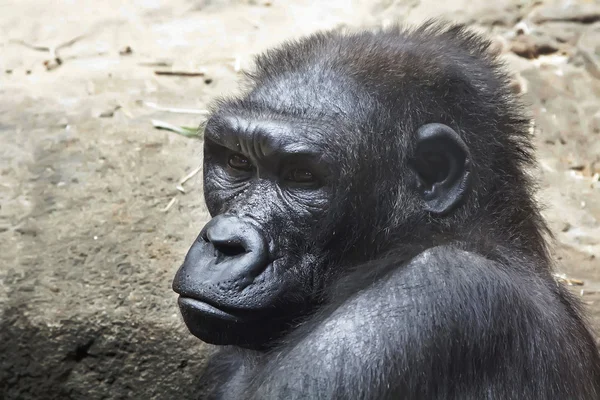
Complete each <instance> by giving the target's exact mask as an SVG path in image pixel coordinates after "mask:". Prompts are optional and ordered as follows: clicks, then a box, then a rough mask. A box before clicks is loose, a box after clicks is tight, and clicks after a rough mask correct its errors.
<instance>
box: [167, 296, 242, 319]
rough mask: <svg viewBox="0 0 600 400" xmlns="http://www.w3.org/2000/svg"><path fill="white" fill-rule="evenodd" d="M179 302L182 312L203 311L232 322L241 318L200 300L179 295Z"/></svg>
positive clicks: (202, 312)
mask: <svg viewBox="0 0 600 400" xmlns="http://www.w3.org/2000/svg"><path fill="white" fill-rule="evenodd" d="M177 303H178V304H179V308H180V309H181V311H182V313H186V312H187V313H201V314H204V315H210V316H212V317H213V318H220V319H223V320H228V321H231V322H237V321H239V318H237V317H236V316H234V315H232V314H229V313H227V312H225V311H223V310H220V309H218V308H216V307H214V306H211V305H210V304H208V303H205V302H203V301H200V300H196V299H192V298H189V297H181V296H179V299H178V300H177Z"/></svg>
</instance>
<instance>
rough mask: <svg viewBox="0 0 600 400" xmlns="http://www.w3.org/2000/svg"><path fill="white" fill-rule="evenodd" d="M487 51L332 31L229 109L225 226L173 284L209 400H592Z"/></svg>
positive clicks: (522, 140) (220, 159) (211, 139)
mask: <svg viewBox="0 0 600 400" xmlns="http://www.w3.org/2000/svg"><path fill="white" fill-rule="evenodd" d="M489 46H490V42H489V41H488V40H486V39H484V38H482V37H480V36H479V35H478V34H476V33H474V32H472V31H470V30H469V29H468V28H466V27H464V26H462V25H455V24H450V23H445V22H439V21H429V22H427V23H425V24H424V25H421V26H419V27H414V28H406V27H401V26H396V27H392V28H381V29H376V30H369V31H362V30H361V31H354V32H352V31H339V30H337V31H331V32H326V33H318V34H314V35H312V36H309V37H307V38H304V39H301V40H297V41H292V42H287V43H285V44H283V45H281V46H280V47H279V48H276V49H274V50H270V51H267V52H266V53H265V54H263V55H260V56H259V57H257V59H256V65H255V68H254V69H253V70H252V71H251V72H249V73H247V79H246V86H245V87H244V90H243V93H242V95H240V96H238V97H235V98H226V99H221V100H219V101H218V102H217V103H216V105H215V106H214V107H213V109H212V111H211V115H210V117H209V118H208V120H207V122H206V124H205V126H204V132H205V133H204V169H203V173H204V197H205V201H206V204H207V208H208V211H209V212H210V215H211V217H212V219H211V220H210V221H209V222H208V223H207V224H206V226H205V227H204V228H203V229H202V230H201V232H200V234H199V236H198V238H197V239H196V241H195V242H194V244H193V245H192V247H191V248H190V250H189V252H188V254H187V256H186V258H185V261H184V263H183V265H182V266H181V267H180V269H179V271H178V272H177V274H176V276H175V279H174V282H173V289H174V290H175V292H176V293H178V294H179V300H178V304H179V307H180V310H181V314H182V316H183V320H184V322H185V324H186V325H187V327H188V328H189V330H190V331H191V333H192V334H193V335H195V336H196V337H198V338H199V339H201V340H202V341H204V342H207V343H211V344H215V345H219V346H221V347H220V350H219V351H217V352H216V353H215V355H214V356H213V357H212V359H211V361H210V362H209V364H208V366H207V368H206V370H205V371H204V373H203V375H202V378H201V379H202V380H203V382H207V384H209V383H210V386H211V391H210V393H208V394H206V398H215V399H256V400H259V399H457V400H458V399H460V400H469V399H499V400H509V399H519V400H522V399H565V400H566V399H596V400H597V399H599V398H600V356H599V353H598V350H597V348H596V345H595V342H594V338H593V337H592V334H591V332H590V331H589V329H588V327H587V325H586V321H585V319H584V317H583V315H582V313H581V310H580V304H579V302H578V301H577V300H576V299H575V298H574V297H572V296H571V295H570V293H569V292H568V291H567V290H566V289H565V288H563V287H562V286H561V285H560V284H558V283H557V282H556V281H555V279H554V278H553V276H552V267H553V265H552V261H551V258H550V256H549V250H548V246H547V243H546V237H547V226H546V224H545V222H544V220H543V219H542V217H541V215H540V210H539V206H538V205H537V204H536V202H535V200H534V198H533V194H534V185H533V183H532V180H531V178H530V177H529V175H528V173H527V171H528V170H529V168H530V167H532V165H534V158H533V155H532V145H531V141H530V138H529V119H528V118H527V116H526V115H525V113H524V111H523V106H522V104H521V103H520V100H519V99H518V98H517V96H516V95H515V94H514V93H513V92H512V91H511V89H510V85H509V80H508V78H507V75H506V74H505V72H503V66H502V65H501V63H500V62H499V60H498V59H497V58H496V56H495V55H493V54H491V51H490V50H489V48H488V47H489Z"/></svg>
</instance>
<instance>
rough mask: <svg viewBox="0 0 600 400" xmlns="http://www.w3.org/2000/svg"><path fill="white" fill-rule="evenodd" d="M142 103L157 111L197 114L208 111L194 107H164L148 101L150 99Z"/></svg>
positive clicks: (203, 113)
mask: <svg viewBox="0 0 600 400" xmlns="http://www.w3.org/2000/svg"><path fill="white" fill-rule="evenodd" d="M143 104H144V105H145V106H146V107H149V108H153V109H155V110H158V111H166V112H171V113H179V114H199V115H206V114H208V113H209V111H208V110H201V109H196V108H178V107H164V106H160V105H158V104H156V103H153V102H150V101H144V102H143Z"/></svg>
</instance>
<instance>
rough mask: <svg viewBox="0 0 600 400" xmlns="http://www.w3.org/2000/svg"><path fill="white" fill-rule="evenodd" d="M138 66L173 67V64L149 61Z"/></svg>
mask: <svg viewBox="0 0 600 400" xmlns="http://www.w3.org/2000/svg"><path fill="white" fill-rule="evenodd" d="M138 65H140V66H142V67H170V66H171V65H173V63H171V62H169V61H148V62H141V63H138Z"/></svg>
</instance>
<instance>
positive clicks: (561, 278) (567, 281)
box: [554, 274, 584, 286]
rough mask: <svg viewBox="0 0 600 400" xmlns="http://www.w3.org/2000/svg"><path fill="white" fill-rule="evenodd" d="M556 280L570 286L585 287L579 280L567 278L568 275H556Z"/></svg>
mask: <svg viewBox="0 0 600 400" xmlns="http://www.w3.org/2000/svg"><path fill="white" fill-rule="evenodd" d="M554 279H556V280H557V281H559V282H563V283H565V284H566V285H568V286H583V285H584V282H583V281H581V280H579V279H572V278H567V275H566V274H554Z"/></svg>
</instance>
